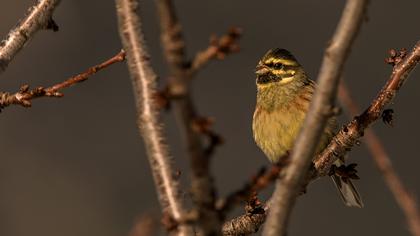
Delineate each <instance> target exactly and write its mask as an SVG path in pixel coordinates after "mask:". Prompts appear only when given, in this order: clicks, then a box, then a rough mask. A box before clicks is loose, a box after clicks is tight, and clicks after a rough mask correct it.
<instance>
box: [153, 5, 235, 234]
mask: <svg viewBox="0 0 420 236" xmlns="http://www.w3.org/2000/svg"><path fill="white" fill-rule="evenodd" d="M156 5H157V9H158V15H159V18H160V27H161V41H162V46H163V48H164V55H165V58H166V61H167V62H168V64H169V67H170V72H171V75H172V76H171V81H170V82H169V85H168V93H169V94H170V97H174V98H175V99H173V100H172V102H173V112H174V114H175V117H176V120H177V123H178V126H179V129H180V132H181V135H182V137H183V139H184V140H185V144H186V146H187V147H186V149H187V150H188V156H189V159H190V163H191V185H192V187H191V194H192V198H193V202H194V203H195V206H196V208H197V209H196V211H197V212H198V219H197V224H198V230H199V234H203V235H219V234H220V229H221V225H222V217H221V216H220V214H219V212H218V211H217V209H216V208H215V199H216V188H215V186H214V180H213V177H212V175H211V172H210V156H211V154H212V153H213V150H214V146H215V145H214V144H219V143H220V142H219V141H220V138H219V137H218V136H217V135H214V133H213V132H200V130H201V129H200V127H199V129H197V124H200V123H201V121H202V120H206V119H203V118H201V117H199V116H198V115H197V111H196V108H195V105H194V102H193V100H192V98H191V91H190V82H191V77H192V76H193V74H194V73H195V72H196V69H198V67H199V66H196V67H194V69H191V68H192V67H191V63H189V62H188V61H187V59H186V55H185V41H184V39H183V37H182V27H181V24H180V23H179V21H178V19H177V16H176V13H175V8H174V6H173V2H172V0H156ZM232 35H233V33H232ZM237 38H238V37H237V36H235V39H237ZM217 43H218V44H219V43H223V46H224V47H225V48H224V49H225V50H228V48H229V50H230V47H229V45H228V44H231V43H232V40H229V42H219V41H217ZM227 43H228V44H227ZM217 47H218V46H217ZM213 51H214V47H212V52H211V53H206V55H208V56H207V57H208V59H203V58H202V57H201V59H198V60H200V62H199V64H200V66H201V65H203V64H205V63H206V62H205V61H208V60H209V59H210V58H213V57H214V56H213V54H214V53H215V52H213ZM217 51H220V50H217ZM229 52H230V51H229ZM216 53H217V52H216ZM226 53H228V52H226ZM210 54H212V55H210ZM198 60H194V62H196V63H195V64H194V62H193V64H194V65H198V64H197V62H198ZM202 134H205V135H206V136H208V137H209V138H210V146H209V148H206V147H205V146H204V144H203V142H202V140H201V136H202ZM209 134H210V135H209Z"/></svg>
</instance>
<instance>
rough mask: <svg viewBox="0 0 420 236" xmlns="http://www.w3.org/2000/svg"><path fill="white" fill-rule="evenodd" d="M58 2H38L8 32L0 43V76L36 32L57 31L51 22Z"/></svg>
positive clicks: (58, 0)
mask: <svg viewBox="0 0 420 236" xmlns="http://www.w3.org/2000/svg"><path fill="white" fill-rule="evenodd" d="M59 2H60V0H38V1H37V3H36V4H35V5H34V6H32V7H31V8H30V9H29V10H28V14H27V15H26V17H25V18H24V19H22V20H21V21H20V22H19V24H18V25H17V26H16V27H15V28H13V29H12V30H11V31H10V32H9V34H8V35H7V37H6V39H5V40H3V41H2V42H1V43H0V74H1V73H2V72H4V71H5V70H6V67H7V66H8V65H9V63H10V62H11V61H12V60H13V58H14V57H15V56H16V54H17V53H18V52H19V51H20V50H21V49H22V48H23V47H24V46H25V44H26V43H27V42H28V41H29V39H31V38H32V37H33V36H34V35H35V33H36V32H37V31H38V30H40V29H50V28H51V29H53V30H54V31H56V30H58V27H57V25H56V24H55V22H54V21H53V20H52V14H53V11H54V9H55V8H56V7H57V5H58V4H59Z"/></svg>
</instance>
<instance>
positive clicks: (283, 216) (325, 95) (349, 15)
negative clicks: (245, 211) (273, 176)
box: [263, 0, 368, 236]
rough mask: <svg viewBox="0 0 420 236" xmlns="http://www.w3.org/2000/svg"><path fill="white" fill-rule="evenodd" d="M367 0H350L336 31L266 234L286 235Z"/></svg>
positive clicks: (275, 197) (279, 185)
mask: <svg viewBox="0 0 420 236" xmlns="http://www.w3.org/2000/svg"><path fill="white" fill-rule="evenodd" d="M367 3H368V1H367V0H348V1H347V3H346V6H345V7H344V10H343V15H342V17H341V19H340V22H339V24H338V26H337V29H336V31H335V34H334V36H333V38H332V40H331V42H330V44H329V46H328V48H327V49H326V51H325V54H324V59H323V62H322V66H321V69H320V72H319V75H318V84H319V86H318V87H317V89H316V91H315V95H314V98H313V101H312V102H311V105H310V109H309V111H308V115H307V117H306V119H305V123H304V125H303V127H302V130H301V132H300V134H299V136H298V138H297V140H296V143H295V145H294V147H293V151H292V154H291V163H290V164H289V166H288V167H287V169H286V171H285V173H284V174H282V176H281V179H280V180H278V181H277V183H276V188H275V191H274V194H273V197H272V205H271V206H272V207H271V208H270V211H269V213H268V217H267V222H266V225H265V227H264V231H263V235H265V236H269V235H270V236H278V235H285V234H286V230H287V225H288V221H289V218H290V213H291V211H292V208H293V206H294V203H295V201H296V197H297V193H298V191H299V189H300V188H301V185H302V183H303V180H304V178H305V177H306V175H307V173H308V169H309V165H310V163H311V160H312V158H313V156H314V151H315V147H316V145H317V140H319V137H320V136H321V134H322V131H323V130H324V127H325V124H326V122H327V120H328V118H330V116H331V115H332V108H333V106H334V100H335V96H336V91H337V85H338V81H339V78H340V74H341V72H342V70H343V67H344V62H345V60H346V58H347V56H348V54H349V51H350V46H351V44H352V42H353V41H354V39H355V37H356V35H357V33H358V31H359V28H360V26H361V23H362V21H363V18H364V16H365V12H366V6H367Z"/></svg>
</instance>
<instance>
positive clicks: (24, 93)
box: [0, 51, 125, 109]
mask: <svg viewBox="0 0 420 236" xmlns="http://www.w3.org/2000/svg"><path fill="white" fill-rule="evenodd" d="M124 59H125V52H124V51H121V52H119V53H118V54H117V55H115V56H113V57H112V58H110V59H108V60H106V61H104V62H102V63H101V64H99V65H95V66H92V67H90V68H89V69H87V70H86V71H85V72H83V73H80V74H78V75H76V76H73V77H70V78H69V79H67V80H65V81H63V82H60V83H58V84H55V85H53V86H50V87H48V88H43V87H37V88H35V89H31V90H29V86H28V85H23V86H22V87H21V88H20V90H19V92H16V93H13V94H10V93H3V92H0V109H3V108H5V107H7V106H10V105H21V106H24V107H30V106H31V105H32V104H31V100H32V99H35V98H40V97H62V96H63V93H61V90H63V89H64V88H67V87H70V86H72V85H75V84H77V83H80V82H83V81H85V80H87V79H89V77H90V76H92V75H94V74H96V73H97V72H98V71H100V70H102V69H104V68H106V67H108V66H110V65H112V64H114V63H117V62H121V61H124Z"/></svg>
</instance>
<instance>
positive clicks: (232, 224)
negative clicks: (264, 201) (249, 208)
mask: <svg viewBox="0 0 420 236" xmlns="http://www.w3.org/2000/svg"><path fill="white" fill-rule="evenodd" d="M266 216H267V213H266V211H264V212H261V213H254V214H245V215H241V216H238V217H236V218H234V219H232V220H229V221H227V222H225V223H224V224H223V227H222V233H223V235H225V236H228V235H229V236H233V235H237V236H239V235H249V234H253V233H256V232H257V231H258V230H259V228H260V227H261V225H262V224H263V223H264V221H265V218H266Z"/></svg>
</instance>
